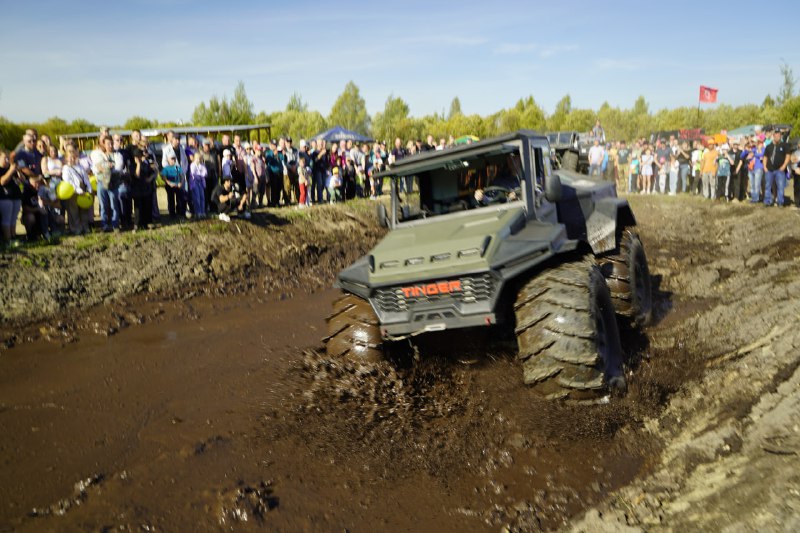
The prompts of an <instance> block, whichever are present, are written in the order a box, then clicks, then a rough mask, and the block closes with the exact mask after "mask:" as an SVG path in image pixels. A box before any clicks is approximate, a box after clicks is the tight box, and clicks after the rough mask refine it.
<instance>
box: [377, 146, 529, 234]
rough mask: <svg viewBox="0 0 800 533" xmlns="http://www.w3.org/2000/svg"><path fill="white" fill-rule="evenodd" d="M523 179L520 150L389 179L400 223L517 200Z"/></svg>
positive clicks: (520, 196)
mask: <svg viewBox="0 0 800 533" xmlns="http://www.w3.org/2000/svg"><path fill="white" fill-rule="evenodd" d="M523 181H524V174H523V170H522V165H521V163H520V158H519V152H518V151H517V150H516V149H514V150H513V151H506V152H504V153H496V154H492V155H488V156H487V155H482V156H480V157H474V158H471V159H459V160H454V161H450V162H447V163H446V164H444V165H442V166H440V167H437V168H435V169H433V170H428V171H424V172H420V173H418V174H416V175H414V176H397V177H393V178H392V186H393V187H395V192H396V194H397V199H398V205H397V209H396V212H397V218H398V221H399V222H403V221H408V220H415V219H419V218H429V217H435V216H441V215H447V214H449V213H455V212H459V211H467V210H470V209H483V208H487V207H491V206H496V205H498V204H504V203H508V202H514V201H520V200H521V198H522V193H521V184H522V183H523Z"/></svg>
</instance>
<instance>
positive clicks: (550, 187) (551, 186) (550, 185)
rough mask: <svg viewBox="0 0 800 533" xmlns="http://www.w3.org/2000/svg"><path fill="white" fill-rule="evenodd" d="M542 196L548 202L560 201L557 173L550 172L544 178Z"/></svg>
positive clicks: (559, 184) (559, 181)
mask: <svg viewBox="0 0 800 533" xmlns="http://www.w3.org/2000/svg"><path fill="white" fill-rule="evenodd" d="M544 197H545V198H547V201H548V202H559V201H561V178H560V177H559V176H558V174H556V173H554V172H551V173H550V174H549V175H548V176H545V178H544Z"/></svg>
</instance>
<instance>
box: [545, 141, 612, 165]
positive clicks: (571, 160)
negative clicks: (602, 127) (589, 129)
mask: <svg viewBox="0 0 800 533" xmlns="http://www.w3.org/2000/svg"><path fill="white" fill-rule="evenodd" d="M546 135H547V140H548V141H550V151H551V156H552V159H553V166H554V167H555V168H557V169H560V170H572V171H575V172H580V173H581V174H586V173H587V172H588V171H589V148H591V147H592V145H593V144H594V139H595V137H594V135H592V134H591V133H580V132H578V131H554V132H550V133H547V134H546ZM600 140H601V142H603V139H600Z"/></svg>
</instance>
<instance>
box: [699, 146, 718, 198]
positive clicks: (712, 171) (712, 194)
mask: <svg viewBox="0 0 800 533" xmlns="http://www.w3.org/2000/svg"><path fill="white" fill-rule="evenodd" d="M717 161H719V152H718V151H717V143H716V142H715V141H714V139H709V140H708V149H707V150H706V151H705V153H704V154H703V158H702V160H701V162H700V181H701V187H702V191H703V198H709V199H711V200H713V199H715V198H716V182H717Z"/></svg>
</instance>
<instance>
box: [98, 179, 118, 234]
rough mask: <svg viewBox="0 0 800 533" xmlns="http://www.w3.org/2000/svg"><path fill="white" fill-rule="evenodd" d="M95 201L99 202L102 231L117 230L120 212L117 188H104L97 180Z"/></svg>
mask: <svg viewBox="0 0 800 533" xmlns="http://www.w3.org/2000/svg"><path fill="white" fill-rule="evenodd" d="M97 199H98V200H99V201H100V226H101V227H102V228H103V230H110V229H112V228H114V229H116V228H119V221H120V211H121V207H120V203H119V186H118V185H117V186H113V187H110V188H106V186H105V185H104V184H103V183H102V182H101V181H100V180H97Z"/></svg>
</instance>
